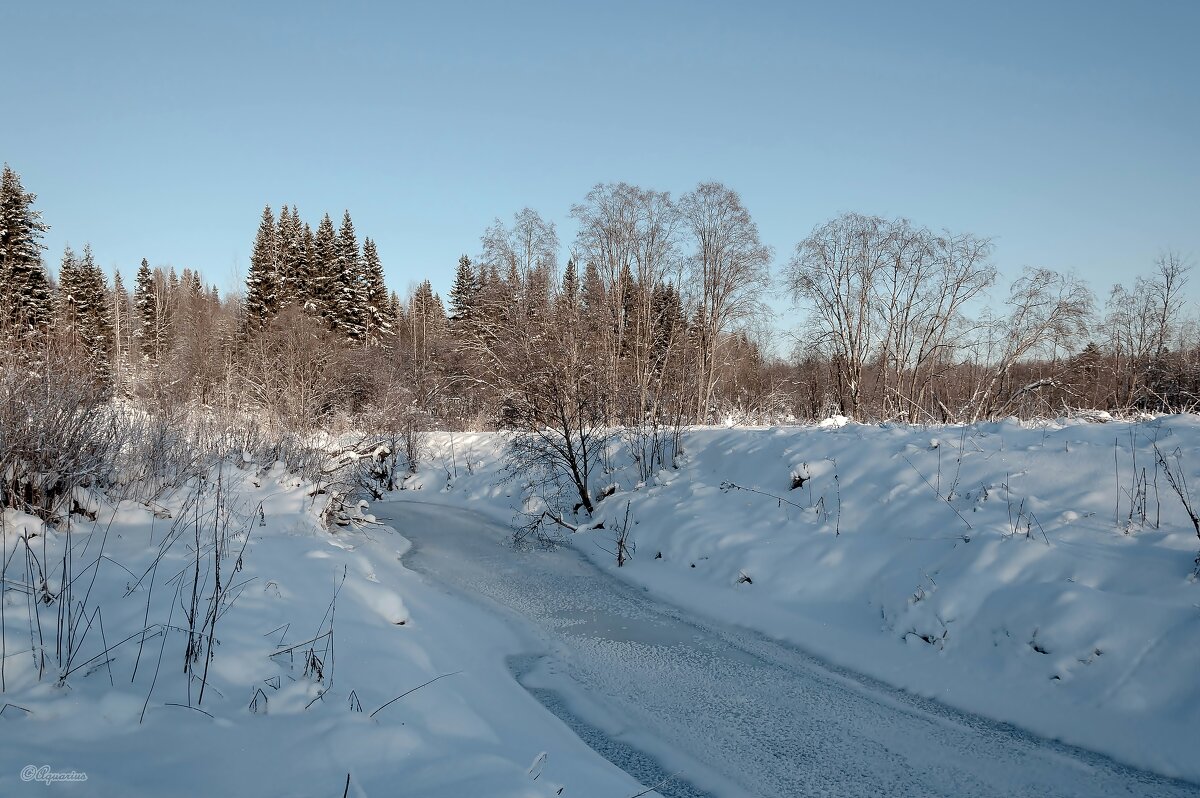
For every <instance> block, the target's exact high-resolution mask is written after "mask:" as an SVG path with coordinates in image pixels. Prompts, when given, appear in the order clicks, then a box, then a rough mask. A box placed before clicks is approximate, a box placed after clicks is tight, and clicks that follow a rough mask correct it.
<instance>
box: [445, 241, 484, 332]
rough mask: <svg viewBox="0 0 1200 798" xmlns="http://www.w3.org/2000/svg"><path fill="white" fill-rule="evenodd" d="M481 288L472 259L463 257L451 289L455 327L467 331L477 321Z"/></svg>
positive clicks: (451, 306)
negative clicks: (477, 306)
mask: <svg viewBox="0 0 1200 798" xmlns="http://www.w3.org/2000/svg"><path fill="white" fill-rule="evenodd" d="M480 290H481V286H480V283H479V277H478V276H477V275H476V273H475V269H474V268H473V267H472V266H471V259H470V258H468V257H467V256H466V255H463V256H462V257H461V258H459V259H458V270H457V271H456V272H455V274H454V285H453V286H451V287H450V321H451V322H452V323H453V326H457V327H459V328H462V329H466V328H467V327H469V326H470V325H471V323H472V322H473V321H475V320H476V316H477V308H476V305H477V303H478V301H479V294H480Z"/></svg>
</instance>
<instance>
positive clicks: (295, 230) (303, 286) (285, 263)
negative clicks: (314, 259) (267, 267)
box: [278, 205, 312, 307]
mask: <svg viewBox="0 0 1200 798" xmlns="http://www.w3.org/2000/svg"><path fill="white" fill-rule="evenodd" d="M306 232H307V235H308V239H309V240H310V241H311V239H312V232H311V231H310V230H308V229H307V225H305V224H304V223H303V222H301V221H300V214H299V212H298V211H297V210H296V207H295V206H294V205H293V206H292V209H291V210H290V211H289V210H288V208H287V206H284V208H283V210H282V211H280V212H279V236H278V241H279V280H280V282H281V284H282V285H283V293H282V296H281V300H280V307H284V306H286V305H290V304H296V305H299V306H301V307H306V306H307V305H308V303H309V301H310V299H311V298H312V291H311V290H310V287H309V285H308V251H307V250H308V244H306V242H305V234H306Z"/></svg>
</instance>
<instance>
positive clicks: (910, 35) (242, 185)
mask: <svg viewBox="0 0 1200 798" xmlns="http://www.w3.org/2000/svg"><path fill="white" fill-rule="evenodd" d="M1198 31H1200V3H1196V2H1182V1H1181V2H1175V3H1168V2H1146V3H1099V2H1037V3H1024V2H999V1H997V2H992V3H988V4H984V3H973V2H971V3H959V2H942V3H939V2H913V3H896V2H879V3H852V2H847V3H799V2H796V3H790V2H780V3H733V2H725V3H708V2H609V3H583V2H579V3H575V2H570V3H568V2H516V1H515V0H514V2H511V3H501V2H479V3H468V2H443V3H422V4H419V5H414V4H407V3H399V2H396V3H373V4H367V3H332V2H328V3H308V2H291V3H278V4H268V3H216V2H203V3H174V2H146V3H140V4H139V3H122V2H106V3H97V2H80V3H59V2H51V1H50V0H47V2H41V3H6V4H4V6H3V8H2V9H0V40H2V41H3V45H2V46H0V47H2V49H0V52H3V61H4V64H5V67H4V69H5V70H6V72H8V73H9V77H8V79H7V80H6V81H5V84H6V85H5V98H4V101H3V108H4V116H5V119H4V120H3V121H2V122H0V160H4V161H7V162H8V163H9V164H10V165H12V167H13V168H15V169H16V170H17V171H18V172H19V173H21V175H22V177H23V178H24V181H25V185H26V187H27V188H28V189H29V190H32V191H34V192H36V193H37V194H38V195H39V200H38V207H39V208H40V209H41V210H42V211H43V214H44V217H45V220H46V221H47V222H48V223H50V224H51V225H52V227H53V229H52V230H51V232H50V234H49V235H48V236H47V238H46V243H47V245H48V247H49V252H48V253H47V259H48V262H49V263H51V264H53V265H56V264H57V262H58V259H59V256H60V254H61V251H62V247H63V244H64V243H66V242H70V243H71V245H72V246H74V247H76V248H79V247H81V246H82V245H83V243H84V242H90V243H91V244H92V248H93V250H94V251H95V253H96V256H97V259H98V260H99V262H101V263H102V264H103V265H105V266H109V267H113V266H116V267H119V268H121V270H122V271H123V272H125V273H126V274H128V273H130V272H131V271H132V270H133V269H134V268H135V267H136V265H137V263H138V262H139V261H140V259H141V258H142V257H147V258H149V259H150V261H151V262H152V263H154V264H164V265H165V264H172V265H174V266H176V267H177V268H183V267H192V268H199V269H200V270H201V271H202V272H203V273H204V275H205V276H206V278H208V279H209V280H211V281H214V282H216V283H217V284H218V285H220V286H222V287H223V288H226V287H229V286H230V285H232V284H233V283H234V279H235V278H234V275H235V274H238V273H241V274H244V271H245V268H246V259H247V255H248V252H249V249H250V244H251V241H252V239H253V236H254V231H255V228H256V226H257V224H258V218H259V214H260V212H261V209H262V206H263V204H264V203H270V204H271V205H272V206H273V207H275V208H276V209H277V208H278V206H279V204H280V203H282V202H287V203H289V204H291V203H295V204H296V205H298V206H299V208H300V211H301V213H302V215H303V216H304V217H305V218H306V219H308V220H310V221H312V222H313V223H314V224H315V222H316V221H317V219H318V218H319V216H320V214H321V213H323V212H324V211H329V212H330V214H331V215H334V216H335V218H336V217H338V216H340V214H341V211H342V209H344V208H349V209H350V211H351V214H352V216H353V218H354V221H355V225H356V227H357V228H358V232H359V235H360V236H363V235H369V236H371V237H372V238H374V239H375V240H376V241H377V243H378V245H379V250H380V253H381V255H382V257H383V260H384V263H385V266H386V268H387V272H388V278H389V283H390V285H391V286H392V287H393V288H395V289H398V290H401V291H403V290H404V289H405V288H406V287H407V286H408V285H409V283H410V282H413V281H416V280H419V279H421V278H423V277H426V276H428V277H430V278H431V279H432V280H433V281H434V286H435V288H436V289H439V290H443V291H444V290H445V289H446V288H447V287H448V285H449V282H450V279H451V276H452V274H453V268H454V265H455V262H456V260H457V258H458V256H459V254H461V253H463V252H467V253H470V254H474V253H476V252H477V251H478V248H479V235H480V233H482V232H483V229H484V228H485V227H486V226H487V225H488V223H489V222H490V221H491V220H492V219H493V218H494V217H496V216H500V217H503V218H509V217H511V215H512V213H513V212H514V211H516V210H519V209H520V208H522V207H524V206H529V207H532V208H535V209H537V210H538V211H540V212H541V213H542V214H543V215H545V216H546V217H547V218H549V219H551V220H553V221H555V222H556V223H557V224H558V225H559V231H560V236H561V237H562V239H563V243H564V249H565V247H566V245H568V244H569V243H570V239H571V238H572V237H573V229H572V226H571V223H570V219H569V210H570V206H571V204H572V203H574V202H578V201H579V200H581V199H582V197H583V196H584V194H585V193H586V192H587V190H588V189H589V187H591V186H592V185H593V184H595V183H597V182H601V181H616V180H625V181H629V182H632V183H636V184H639V185H643V186H645V187H649V188H656V189H659V190H666V191H671V192H672V193H673V194H675V195H678V194H680V193H683V192H684V191H687V190H688V189H690V188H691V187H693V186H694V185H695V184H696V183H698V182H700V181H702V180H720V181H723V182H725V183H727V184H728V185H730V186H732V187H733V188H735V189H737V190H738V191H739V192H740V193H741V195H742V197H743V200H744V201H745V203H746V205H747V207H748V208H749V209H750V211H751V213H752V214H753V215H754V217H755V219H756V220H757V222H758V224H759V226H760V229H761V231H762V235H763V238H764V240H765V241H766V242H767V243H768V244H770V245H772V246H773V247H774V248H775V250H776V265H777V267H778V266H779V265H781V264H782V263H783V262H784V261H785V260H786V259H787V257H788V255H789V254H790V252H791V250H792V249H793V247H794V246H795V243H796V242H797V241H798V240H799V239H801V238H802V237H804V235H805V234H806V233H808V232H809V231H810V230H811V229H812V228H813V227H814V226H815V225H817V224H818V223H820V222H822V221H824V220H826V219H828V218H829V217H831V216H833V215H835V214H837V213H839V212H841V211H846V210H854V211H860V212H865V213H878V214H882V215H897V216H898V215H903V216H907V217H909V218H911V219H913V220H914V221H916V222H919V223H922V224H927V225H930V226H933V227H947V228H950V229H952V230H955V231H970V232H974V233H977V234H980V235H989V236H994V237H995V238H996V244H997V248H996V253H995V262H996V264H997V265H998V266H999V267H1000V268H1001V270H1002V271H1003V272H1004V273H1006V274H1009V275H1011V274H1015V273H1017V272H1019V270H1020V268H1021V267H1022V266H1024V265H1037V266H1046V267H1050V268H1055V269H1063V270H1075V271H1077V272H1078V273H1080V274H1082V275H1083V276H1085V277H1087V278H1088V279H1089V280H1090V281H1091V282H1092V284H1093V286H1094V287H1095V288H1096V289H1097V292H1098V293H1100V294H1103V293H1104V292H1105V291H1106V290H1107V288H1108V286H1110V285H1111V284H1112V283H1113V282H1115V281H1120V280H1126V281H1127V280H1130V279H1131V278H1132V275H1134V274H1135V273H1137V272H1138V271H1141V270H1145V269H1147V268H1149V266H1150V265H1151V263H1152V261H1153V259H1154V257H1155V256H1156V254H1158V253H1159V252H1160V251H1162V250H1163V249H1167V248H1172V249H1175V250H1178V251H1180V252H1182V253H1183V254H1184V255H1186V256H1189V257H1190V258H1191V259H1192V261H1193V262H1194V263H1196V262H1197V261H1198V259H1200V199H1198V197H1197V189H1198V188H1200V146H1198V142H1200V47H1197V44H1196V35H1197V32H1198ZM1198 265H1200V264H1198ZM1193 284H1194V285H1193V288H1194V289H1195V288H1196V287H1197V286H1200V274H1198V275H1196V276H1195V277H1194V279H1193Z"/></svg>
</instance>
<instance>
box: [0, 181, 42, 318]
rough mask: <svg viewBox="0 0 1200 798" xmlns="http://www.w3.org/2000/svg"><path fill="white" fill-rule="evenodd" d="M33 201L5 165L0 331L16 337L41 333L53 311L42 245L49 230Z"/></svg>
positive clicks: (0, 190) (0, 184) (0, 201)
mask: <svg viewBox="0 0 1200 798" xmlns="http://www.w3.org/2000/svg"><path fill="white" fill-rule="evenodd" d="M36 199H37V196H36V195H34V194H32V193H30V192H27V191H25V189H24V187H23V186H22V185H21V178H20V176H19V175H18V174H17V173H16V172H14V171H13V170H12V169H11V168H9V166H8V164H5V165H4V172H3V176H2V177H0V329H2V328H7V329H8V330H9V331H10V332H11V333H12V334H14V335H16V336H17V337H19V338H25V337H27V336H28V335H30V334H32V333H38V332H44V331H45V330H46V328H47V327H48V325H49V324H50V318H51V315H52V312H53V298H52V297H51V294H50V279H49V277H48V276H47V275H46V269H45V266H44V265H43V263H42V249H43V247H42V243H41V238H42V235H43V234H44V233H45V232H46V230H47V229H49V228H48V227H47V226H46V225H45V224H44V223H43V222H42V220H41V213H40V212H38V211H35V210H34V209H33V203H34V200H36Z"/></svg>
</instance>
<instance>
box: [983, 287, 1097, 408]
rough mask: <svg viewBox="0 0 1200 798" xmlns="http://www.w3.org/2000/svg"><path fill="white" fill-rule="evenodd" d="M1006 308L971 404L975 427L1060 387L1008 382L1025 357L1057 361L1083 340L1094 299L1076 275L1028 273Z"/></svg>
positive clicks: (1047, 380)
mask: <svg viewBox="0 0 1200 798" xmlns="http://www.w3.org/2000/svg"><path fill="white" fill-rule="evenodd" d="M1006 304H1007V305H1008V307H1009V312H1008V315H1007V316H1004V317H1001V318H997V319H994V320H993V322H992V325H991V330H990V336H989V338H988V340H987V341H986V342H985V352H986V359H987V362H988V363H989V368H988V370H987V372H986V374H985V376H984V379H983V380H981V382H980V383H979V385H978V386H977V387H976V389H975V391H974V393H973V395H972V396H971V399H970V401H969V402H968V408H969V413H970V418H971V421H972V422H975V421H978V420H979V419H981V418H984V417H992V416H997V415H1002V414H1003V413H1006V412H1008V411H1009V409H1010V408H1012V407H1013V406H1014V405H1015V404H1016V403H1017V401H1018V400H1021V399H1022V398H1023V397H1025V396H1026V395H1028V394H1030V393H1033V392H1036V391H1039V390H1042V389H1043V388H1046V387H1049V386H1052V385H1056V384H1057V383H1058V379H1057V377H1056V376H1048V377H1042V378H1039V379H1036V380H1033V381H1031V382H1029V383H1026V384H1023V385H1017V386H1013V385H1010V384H1009V377H1010V375H1011V373H1012V371H1013V367H1014V366H1015V365H1016V364H1017V363H1018V362H1019V361H1020V360H1022V359H1023V358H1025V357H1028V356H1030V355H1032V354H1034V353H1036V352H1039V351H1041V352H1042V353H1043V354H1044V355H1051V356H1052V355H1053V354H1054V353H1055V352H1057V351H1058V350H1063V349H1067V350H1069V349H1070V347H1071V346H1072V345H1073V344H1075V343H1076V342H1078V341H1079V340H1080V339H1082V338H1083V336H1085V335H1086V334H1087V321H1088V318H1089V316H1090V315H1091V312H1092V304H1093V297H1092V292H1091V290H1089V289H1088V287H1087V285H1086V284H1085V283H1084V282H1083V281H1082V280H1080V279H1079V278H1077V277H1075V276H1074V275H1067V274H1061V273H1059V272H1055V271H1051V270H1050V269H1026V270H1025V273H1024V274H1023V275H1022V276H1021V277H1020V278H1019V279H1017V280H1016V281H1015V282H1014V283H1013V284H1012V287H1011V289H1010V290H1009V296H1008V300H1007V302H1006ZM1005 394H1007V396H1005Z"/></svg>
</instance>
